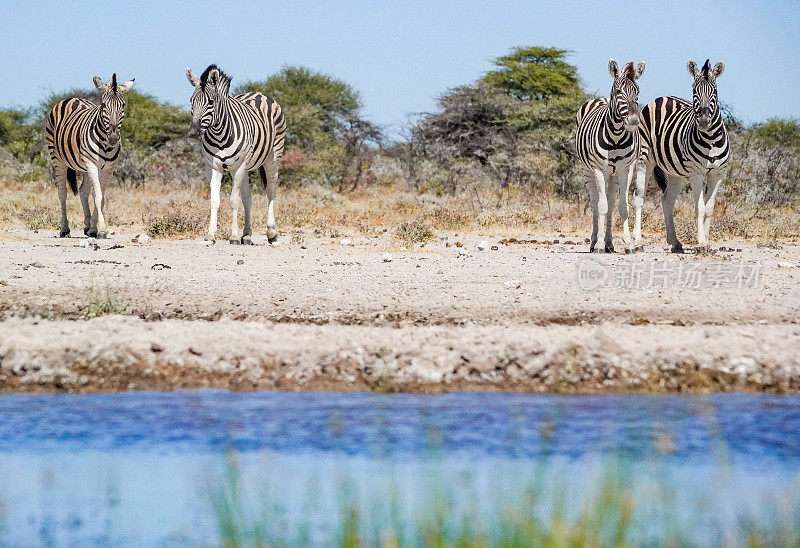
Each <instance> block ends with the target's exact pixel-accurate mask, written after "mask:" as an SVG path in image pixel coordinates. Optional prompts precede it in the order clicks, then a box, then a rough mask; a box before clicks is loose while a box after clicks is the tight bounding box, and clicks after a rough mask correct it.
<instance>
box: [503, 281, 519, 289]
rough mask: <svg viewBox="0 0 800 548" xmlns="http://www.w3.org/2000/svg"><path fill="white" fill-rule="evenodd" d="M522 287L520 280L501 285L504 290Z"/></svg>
mask: <svg viewBox="0 0 800 548" xmlns="http://www.w3.org/2000/svg"><path fill="white" fill-rule="evenodd" d="M520 286H522V282H521V281H520V280H509V281H507V282H504V283H503V287H505V288H506V289H519V288H520Z"/></svg>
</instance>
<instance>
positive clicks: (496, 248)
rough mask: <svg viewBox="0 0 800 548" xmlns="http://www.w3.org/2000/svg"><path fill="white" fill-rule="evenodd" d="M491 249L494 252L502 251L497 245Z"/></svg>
mask: <svg viewBox="0 0 800 548" xmlns="http://www.w3.org/2000/svg"><path fill="white" fill-rule="evenodd" d="M490 249H491V250H492V251H497V250H498V249H500V248H499V247H497V246H496V245H493V246H492V247H491V248H490Z"/></svg>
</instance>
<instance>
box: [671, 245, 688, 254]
mask: <svg viewBox="0 0 800 548" xmlns="http://www.w3.org/2000/svg"><path fill="white" fill-rule="evenodd" d="M671 251H672V253H685V252H684V251H683V246H682V245H681V244H675V245H673V246H672V250H671Z"/></svg>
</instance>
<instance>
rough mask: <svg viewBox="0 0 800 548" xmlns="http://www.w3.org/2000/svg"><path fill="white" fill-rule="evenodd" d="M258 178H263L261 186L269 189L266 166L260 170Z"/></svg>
mask: <svg viewBox="0 0 800 548" xmlns="http://www.w3.org/2000/svg"><path fill="white" fill-rule="evenodd" d="M258 176H259V177H261V184H262V185H264V188H267V170H266V169H264V166H261V167H260V168H258Z"/></svg>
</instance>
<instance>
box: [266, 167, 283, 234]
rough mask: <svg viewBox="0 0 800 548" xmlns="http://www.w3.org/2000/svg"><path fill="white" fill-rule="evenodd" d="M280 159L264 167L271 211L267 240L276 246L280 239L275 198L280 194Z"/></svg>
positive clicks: (268, 219)
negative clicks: (276, 222) (276, 220)
mask: <svg viewBox="0 0 800 548" xmlns="http://www.w3.org/2000/svg"><path fill="white" fill-rule="evenodd" d="M279 165H280V157H278V158H277V159H273V161H272V163H271V164H268V165H266V166H264V169H265V172H266V176H267V199H268V200H269V206H268V207H269V210H268V213H267V240H269V243H271V244H274V243H275V242H276V241H277V239H278V229H277V228H275V196H276V195H277V194H278V166H279Z"/></svg>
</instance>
